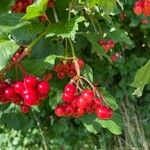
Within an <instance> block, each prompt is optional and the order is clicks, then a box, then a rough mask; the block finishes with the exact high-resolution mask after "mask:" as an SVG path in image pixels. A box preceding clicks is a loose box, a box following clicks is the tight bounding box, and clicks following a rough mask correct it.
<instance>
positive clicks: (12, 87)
mask: <svg viewBox="0 0 150 150" xmlns="http://www.w3.org/2000/svg"><path fill="white" fill-rule="evenodd" d="M49 91H50V85H49V83H48V82H47V81H43V80H40V79H39V78H38V77H36V76H33V75H27V76H26V77H24V79H23V81H17V82H12V83H7V82H5V81H0V102H1V103H3V104H7V103H14V104H16V105H20V109H21V112H23V113H27V112H28V111H29V108H30V107H32V106H35V105H39V104H40V103H41V102H42V100H44V99H46V98H47V97H48V93H49Z"/></svg>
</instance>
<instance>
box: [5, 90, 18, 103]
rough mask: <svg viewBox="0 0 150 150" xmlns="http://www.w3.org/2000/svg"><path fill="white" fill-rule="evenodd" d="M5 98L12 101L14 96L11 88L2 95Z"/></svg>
mask: <svg viewBox="0 0 150 150" xmlns="http://www.w3.org/2000/svg"><path fill="white" fill-rule="evenodd" d="M4 96H5V98H7V99H8V100H11V99H13V98H14V97H15V96H16V93H15V90H14V88H13V87H9V88H7V89H6V90H5V94H4Z"/></svg>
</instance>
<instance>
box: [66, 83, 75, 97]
mask: <svg viewBox="0 0 150 150" xmlns="http://www.w3.org/2000/svg"><path fill="white" fill-rule="evenodd" d="M64 92H67V93H69V94H70V95H74V94H75V93H76V92H77V89H76V87H75V86H74V85H73V84H67V85H66V86H65V89H64Z"/></svg>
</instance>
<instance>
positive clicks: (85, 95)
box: [81, 89, 94, 103]
mask: <svg viewBox="0 0 150 150" xmlns="http://www.w3.org/2000/svg"><path fill="white" fill-rule="evenodd" d="M81 96H82V98H84V99H85V100H87V101H88V103H90V102H91V101H92V99H93V98H94V93H93V91H92V90H90V89H85V90H84V91H83V92H82V94H81Z"/></svg>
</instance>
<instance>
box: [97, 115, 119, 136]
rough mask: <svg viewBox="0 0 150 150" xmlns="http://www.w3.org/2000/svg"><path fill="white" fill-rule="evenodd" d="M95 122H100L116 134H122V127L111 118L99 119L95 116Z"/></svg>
mask: <svg viewBox="0 0 150 150" xmlns="http://www.w3.org/2000/svg"><path fill="white" fill-rule="evenodd" d="M95 121H96V122H97V123H99V124H101V125H102V127H103V128H106V129H108V130H109V131H110V132H112V133H113V134H116V135H120V134H122V129H121V127H120V126H118V125H117V124H116V123H115V122H114V121H112V120H100V119H98V118H96V120H95Z"/></svg>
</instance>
